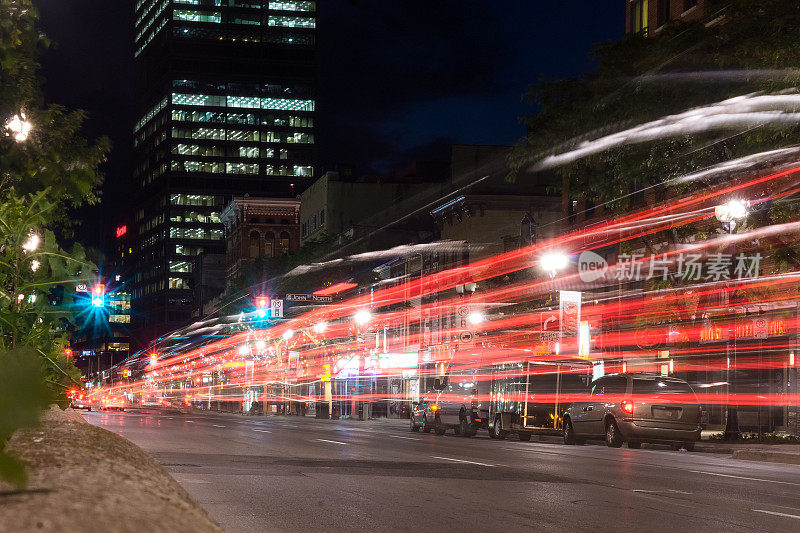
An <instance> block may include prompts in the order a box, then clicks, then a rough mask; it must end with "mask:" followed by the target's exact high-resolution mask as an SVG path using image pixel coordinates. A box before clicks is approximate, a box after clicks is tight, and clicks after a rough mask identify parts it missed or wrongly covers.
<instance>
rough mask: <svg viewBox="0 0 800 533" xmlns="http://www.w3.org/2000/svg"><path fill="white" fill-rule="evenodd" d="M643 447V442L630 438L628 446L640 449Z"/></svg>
mask: <svg viewBox="0 0 800 533" xmlns="http://www.w3.org/2000/svg"><path fill="white" fill-rule="evenodd" d="M641 447H642V443H641V442H635V441H630V440H629V441H628V448H632V449H634V450H638V449H639V448H641Z"/></svg>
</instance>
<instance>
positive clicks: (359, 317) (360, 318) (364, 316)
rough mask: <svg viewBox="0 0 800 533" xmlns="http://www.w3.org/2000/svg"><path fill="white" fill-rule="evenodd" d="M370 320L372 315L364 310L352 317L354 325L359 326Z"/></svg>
mask: <svg viewBox="0 0 800 533" xmlns="http://www.w3.org/2000/svg"><path fill="white" fill-rule="evenodd" d="M371 319H372V313H370V312H369V311H367V310H366V309H362V310H361V311H359V312H357V313H356V314H355V315H353V320H355V321H356V324H358V325H359V326H363V325H365V324H367V323H368V322H369V321H370V320H371Z"/></svg>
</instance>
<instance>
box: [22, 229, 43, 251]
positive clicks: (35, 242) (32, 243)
mask: <svg viewBox="0 0 800 533" xmlns="http://www.w3.org/2000/svg"><path fill="white" fill-rule="evenodd" d="M41 242H42V239H41V238H40V237H39V236H38V235H37V234H35V233H31V234H30V237H28V240H27V241H25V244H23V245H22V249H23V250H25V251H26V252H32V251H34V250H35V249H37V248H38V247H39V244H40V243H41Z"/></svg>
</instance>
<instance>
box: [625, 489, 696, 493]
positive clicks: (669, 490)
mask: <svg viewBox="0 0 800 533" xmlns="http://www.w3.org/2000/svg"><path fill="white" fill-rule="evenodd" d="M633 492H644V493H647V494H660V493H664V492H672V493H675V494H692V493H691V492H686V491H685V490H675V489H666V490H645V489H633Z"/></svg>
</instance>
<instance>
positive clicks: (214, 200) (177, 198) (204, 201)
mask: <svg viewBox="0 0 800 533" xmlns="http://www.w3.org/2000/svg"><path fill="white" fill-rule="evenodd" d="M169 203H170V204H171V205H203V206H216V205H223V204H224V203H225V198H224V197H223V196H207V195H204V194H171V195H170V197H169Z"/></svg>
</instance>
